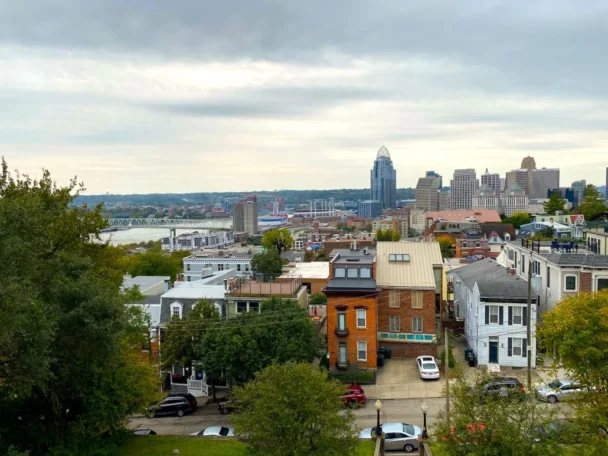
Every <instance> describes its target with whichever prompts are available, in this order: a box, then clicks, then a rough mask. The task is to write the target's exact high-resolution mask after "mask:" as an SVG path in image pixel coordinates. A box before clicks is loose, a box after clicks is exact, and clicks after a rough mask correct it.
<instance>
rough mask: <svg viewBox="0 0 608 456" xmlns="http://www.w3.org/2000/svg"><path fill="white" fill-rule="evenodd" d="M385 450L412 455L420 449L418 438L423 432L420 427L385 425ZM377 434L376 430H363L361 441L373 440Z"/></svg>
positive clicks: (383, 426)
mask: <svg viewBox="0 0 608 456" xmlns="http://www.w3.org/2000/svg"><path fill="white" fill-rule="evenodd" d="M382 431H383V432H384V449H385V450H397V451H405V452H406V453H411V452H412V451H414V450H417V449H418V436H419V435H420V434H422V431H421V430H420V428H419V427H418V426H414V425H412V424H406V423H384V424H383V425H382ZM375 434H376V428H368V429H363V430H362V431H361V432H360V433H359V438H360V439H371V438H372V436H373V435H375Z"/></svg>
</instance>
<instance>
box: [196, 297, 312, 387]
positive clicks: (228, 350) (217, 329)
mask: <svg viewBox="0 0 608 456" xmlns="http://www.w3.org/2000/svg"><path fill="white" fill-rule="evenodd" d="M321 350H322V344H321V340H320V339H319V337H318V336H317V335H316V333H315V330H314V326H313V324H312V322H311V320H310V318H309V317H308V313H307V311H306V309H303V308H302V307H301V306H300V305H299V304H298V303H297V302H293V301H281V300H280V299H278V298H272V299H270V300H267V301H264V302H262V306H261V312H260V313H257V312H247V313H244V314H240V315H237V316H236V317H234V318H228V319H226V320H223V321H222V323H221V324H219V325H215V326H213V327H210V328H209V329H207V331H206V332H205V334H204V336H203V338H202V342H201V359H202V361H203V365H204V366H205V368H206V369H211V370H212V371H214V372H217V371H222V370H223V371H225V372H226V375H227V376H228V377H229V378H232V379H234V380H235V381H236V382H237V383H241V382H246V381H249V380H251V379H253V377H254V375H255V374H256V373H257V372H259V371H260V370H262V369H264V368H265V367H267V366H269V365H271V364H272V363H286V362H288V361H296V362H311V361H312V360H313V359H314V358H316V357H318V356H319V354H320V353H321Z"/></svg>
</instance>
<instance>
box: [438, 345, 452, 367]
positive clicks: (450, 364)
mask: <svg viewBox="0 0 608 456" xmlns="http://www.w3.org/2000/svg"><path fill="white" fill-rule="evenodd" d="M439 361H441V364H443V365H444V366H445V350H442V351H441V353H439ZM448 367H449V368H450V369H454V368H455V367H456V358H454V353H453V352H452V347H448Z"/></svg>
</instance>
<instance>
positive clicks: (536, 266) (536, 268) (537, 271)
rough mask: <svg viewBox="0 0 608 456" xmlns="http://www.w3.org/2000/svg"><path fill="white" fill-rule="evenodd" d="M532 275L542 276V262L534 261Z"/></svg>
mask: <svg viewBox="0 0 608 456" xmlns="http://www.w3.org/2000/svg"><path fill="white" fill-rule="evenodd" d="M532 274H533V275H540V262H538V261H536V260H533V261H532Z"/></svg>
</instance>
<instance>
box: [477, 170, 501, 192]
mask: <svg viewBox="0 0 608 456" xmlns="http://www.w3.org/2000/svg"><path fill="white" fill-rule="evenodd" d="M484 185H487V186H488V187H490V188H491V189H492V190H494V192H496V194H498V193H500V174H498V173H490V172H489V171H488V168H486V172H485V173H484V174H482V175H481V186H482V187H483V186H484Z"/></svg>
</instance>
